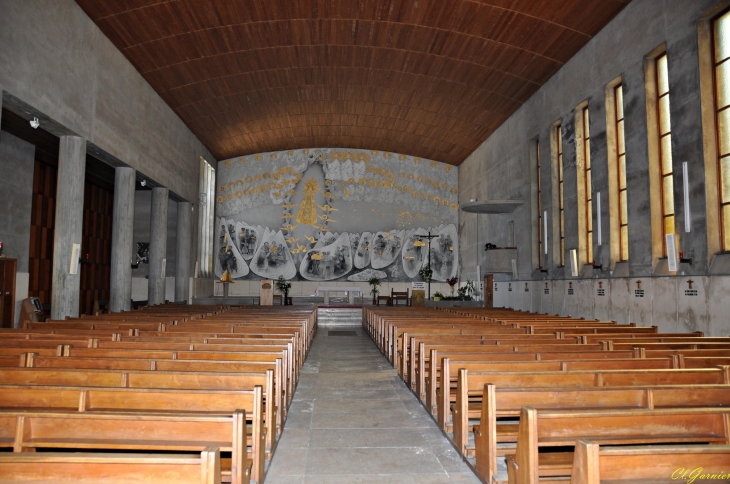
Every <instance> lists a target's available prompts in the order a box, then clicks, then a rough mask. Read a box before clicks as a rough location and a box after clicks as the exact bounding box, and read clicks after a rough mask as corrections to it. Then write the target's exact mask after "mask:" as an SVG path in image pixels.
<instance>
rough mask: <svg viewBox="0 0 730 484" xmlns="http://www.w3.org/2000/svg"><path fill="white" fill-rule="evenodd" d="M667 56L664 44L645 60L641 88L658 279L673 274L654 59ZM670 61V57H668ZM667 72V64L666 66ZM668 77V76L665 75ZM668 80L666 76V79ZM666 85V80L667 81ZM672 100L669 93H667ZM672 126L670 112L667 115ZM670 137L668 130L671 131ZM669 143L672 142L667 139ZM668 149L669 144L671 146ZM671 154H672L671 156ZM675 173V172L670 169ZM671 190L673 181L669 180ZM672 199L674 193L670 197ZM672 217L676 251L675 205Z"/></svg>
mask: <svg viewBox="0 0 730 484" xmlns="http://www.w3.org/2000/svg"><path fill="white" fill-rule="evenodd" d="M664 54H667V46H666V44H662V45H660V46H658V47H657V48H655V49H654V50H653V51H651V52H650V53H649V54H647V55H646V56H644V88H645V92H646V128H647V129H646V136H647V158H648V162H649V170H648V175H649V193H650V197H649V204H650V210H651V258H652V273H653V274H657V275H671V274H675V272H672V271H669V266H668V261H667V257H666V255H665V253H666V238H665V237H664V234H665V233H666V225H665V217H664V198H663V190H664V188H663V186H662V176H661V175H662V173H663V172H662V159H661V150H660V146H659V144H660V138H659V135H660V126H659V108H658V105H659V102H658V101H659V99H658V98H659V94H658V92H659V86H658V85H657V62H656V61H657V59H658V58H660V57H661V56H663V55H664ZM667 59H669V57H667ZM667 69H669V62H667ZM667 74H669V73H667ZM667 77H669V75H667ZM667 82H668V83H669V80H668V81H667ZM669 96H670V98H671V89H669ZM670 124H671V111H670ZM670 134H671V130H670ZM670 139H671V138H670ZM670 149H671V142H670ZM672 154H673V153H672ZM672 172H674V169H672ZM672 186H674V180H672ZM672 195H674V193H672ZM673 212H674V214H675V229H674V232H675V239H676V241H677V247H678V249H677V250H679V236H678V234H676V232H677V230H676V203H675V205H674V208H673Z"/></svg>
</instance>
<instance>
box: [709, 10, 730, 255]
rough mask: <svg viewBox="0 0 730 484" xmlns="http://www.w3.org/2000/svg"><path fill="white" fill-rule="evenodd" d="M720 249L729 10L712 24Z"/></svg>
mask: <svg viewBox="0 0 730 484" xmlns="http://www.w3.org/2000/svg"><path fill="white" fill-rule="evenodd" d="M713 34H714V39H713V40H714V42H713V44H714V49H713V50H714V52H713V54H714V55H713V61H714V64H715V69H714V70H715V111H716V116H717V154H718V159H717V171H718V182H719V183H718V186H719V192H720V193H719V194H718V195H719V197H718V200H719V201H720V207H719V208H720V237H721V240H720V246H721V247H722V250H723V251H730V60H728V59H730V11H727V12H725V13H724V14H722V15H721V16H720V17H718V18H717V19H716V20H715V22H714V25H713Z"/></svg>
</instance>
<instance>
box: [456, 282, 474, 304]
mask: <svg viewBox="0 0 730 484" xmlns="http://www.w3.org/2000/svg"><path fill="white" fill-rule="evenodd" d="M476 291H477V287H476V285H475V284H474V282H472V281H470V280H468V279H467V281H466V284H464V285H463V286H461V287H460V288H459V297H460V298H461V299H462V300H463V301H471V297H472V294H475V293H476Z"/></svg>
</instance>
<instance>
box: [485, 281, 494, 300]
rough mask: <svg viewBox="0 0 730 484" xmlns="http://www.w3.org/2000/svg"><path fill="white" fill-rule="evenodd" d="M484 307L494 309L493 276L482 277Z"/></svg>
mask: <svg viewBox="0 0 730 484" xmlns="http://www.w3.org/2000/svg"><path fill="white" fill-rule="evenodd" d="M484 307H485V308H493V307H494V276H493V275H492V274H485V275H484Z"/></svg>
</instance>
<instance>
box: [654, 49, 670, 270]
mask: <svg viewBox="0 0 730 484" xmlns="http://www.w3.org/2000/svg"><path fill="white" fill-rule="evenodd" d="M656 89H657V119H658V123H657V128H658V130H659V170H660V174H661V185H660V186H661V196H662V197H661V198H662V201H661V209H662V210H661V211H662V246H663V255H664V257H666V256H667V242H666V236H667V235H669V234H674V233H675V230H674V170H673V168H672V125H671V122H670V120H669V74H668V71H667V54H662V55H660V56H659V57H657V59H656Z"/></svg>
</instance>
